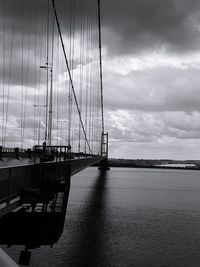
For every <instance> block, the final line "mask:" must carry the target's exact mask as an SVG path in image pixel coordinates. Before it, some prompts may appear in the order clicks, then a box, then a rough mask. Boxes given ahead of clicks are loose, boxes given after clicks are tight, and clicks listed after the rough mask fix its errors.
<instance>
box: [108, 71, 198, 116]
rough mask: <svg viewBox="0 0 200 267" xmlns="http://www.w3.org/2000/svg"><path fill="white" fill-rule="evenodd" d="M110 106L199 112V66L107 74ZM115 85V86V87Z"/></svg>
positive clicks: (111, 107) (158, 110)
mask: <svg viewBox="0 0 200 267" xmlns="http://www.w3.org/2000/svg"><path fill="white" fill-rule="evenodd" d="M104 82H105V86H104V87H105V91H106V99H105V103H106V106H107V107H108V109H113V110H116V109H127V110H143V111H157V112H160V111H171V110H174V111H186V112H192V111H199V110H200V99H199V98H198V97H197V96H198V94H199V69H177V68H173V67H162V68H161V67H160V68H151V69H146V70H142V71H134V72H130V73H129V74H127V75H120V74H115V73H113V74H109V75H108V76H107V75H105V81H104ZM111 84H112V86H111Z"/></svg>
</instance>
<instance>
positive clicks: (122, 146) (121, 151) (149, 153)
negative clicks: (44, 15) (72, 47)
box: [0, 0, 200, 159]
mask: <svg viewBox="0 0 200 267" xmlns="http://www.w3.org/2000/svg"><path fill="white" fill-rule="evenodd" d="M27 1H28V0H27ZM79 1H81V0H79ZM2 2H3V0H2V1H1V3H2ZM11 2H12V1H11ZM29 2H30V3H33V2H32V1H29ZM35 2H37V1H35ZM55 2H56V1H55ZM57 2H58V0H57ZM76 2H77V3H78V1H76ZM38 3H43V4H44V6H45V1H39V2H38ZM29 7H30V10H31V8H32V6H31V5H30V6H29ZM101 7H102V10H101V11H102V18H101V19H102V47H103V84H104V102H105V103H104V104H105V125H106V130H107V131H108V132H109V155H110V157H117V158H172V159H200V156H199V151H200V94H199V91H200V15H199V14H200V1H199V0H109V1H108V0H101ZM34 8H35V10H37V7H35V6H34ZM19 10H20V8H19ZM30 10H29V11H27V12H29V13H27V14H28V15H27V21H28V20H31V17H30V13H31V11H30ZM10 12H11V11H10ZM11 16H12V14H10V17H11ZM39 16H40V15H39V13H38V17H39ZM25 28H26V27H25ZM24 31H25V30H24ZM40 33H41V32H40ZM15 41H16V40H15ZM1 46H2V43H1ZM0 62H2V57H1V59H0ZM15 73H17V72H15ZM0 76H2V74H1V75H0ZM14 81H16V85H17V84H18V82H17V77H15V79H14V80H13V86H14V83H15V82H14Z"/></svg>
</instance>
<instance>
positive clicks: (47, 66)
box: [45, 0, 49, 142]
mask: <svg viewBox="0 0 200 267" xmlns="http://www.w3.org/2000/svg"><path fill="white" fill-rule="evenodd" d="M46 52H47V62H46V71H47V91H46V113H45V142H46V141H47V134H48V105H49V0H47V51H46Z"/></svg>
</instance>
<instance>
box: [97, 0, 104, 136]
mask: <svg viewBox="0 0 200 267" xmlns="http://www.w3.org/2000/svg"><path fill="white" fill-rule="evenodd" d="M97 1H98V26H99V61H100V86H101V114H102V133H104V112H103V108H104V106H103V71H102V51H101V4H100V0H97Z"/></svg>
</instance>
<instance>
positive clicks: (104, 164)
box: [99, 133, 110, 171]
mask: <svg viewBox="0 0 200 267" xmlns="http://www.w3.org/2000/svg"><path fill="white" fill-rule="evenodd" d="M101 156H102V158H103V159H102V161H101V163H100V166H99V170H101V171H106V170H110V168H109V166H108V133H102V137H101Z"/></svg>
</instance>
